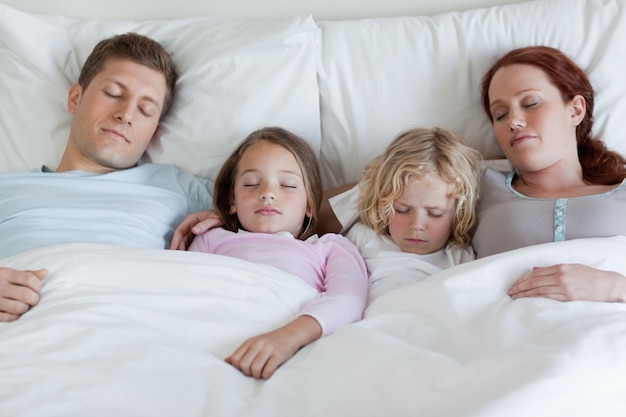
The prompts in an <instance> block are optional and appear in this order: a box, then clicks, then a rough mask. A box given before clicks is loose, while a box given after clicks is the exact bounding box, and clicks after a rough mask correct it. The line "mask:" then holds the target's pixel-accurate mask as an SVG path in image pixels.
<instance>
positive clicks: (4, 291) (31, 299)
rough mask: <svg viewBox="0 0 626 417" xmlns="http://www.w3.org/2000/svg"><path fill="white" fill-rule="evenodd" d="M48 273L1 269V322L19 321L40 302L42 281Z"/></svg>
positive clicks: (43, 270)
mask: <svg viewBox="0 0 626 417" xmlns="http://www.w3.org/2000/svg"><path fill="white" fill-rule="evenodd" d="M47 276H48V271H47V270H45V269H38V270H37V271H19V270H17V269H12V268H0V321H13V320H17V319H18V318H19V317H20V316H21V315H22V314H24V313H26V312H27V311H28V310H29V309H30V308H31V307H32V306H34V305H35V304H37V303H38V302H39V293H40V292H41V287H42V285H43V284H42V282H41V281H42V280H43V279H44V278H46V277H47Z"/></svg>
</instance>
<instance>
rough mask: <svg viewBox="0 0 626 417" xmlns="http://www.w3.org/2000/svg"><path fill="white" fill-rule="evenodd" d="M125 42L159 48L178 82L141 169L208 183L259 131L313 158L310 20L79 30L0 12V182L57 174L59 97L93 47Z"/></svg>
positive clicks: (315, 101) (89, 24)
mask: <svg viewBox="0 0 626 417" xmlns="http://www.w3.org/2000/svg"><path fill="white" fill-rule="evenodd" d="M125 32H138V33H142V34H145V35H148V36H150V37H152V38H154V39H156V40H157V41H159V42H161V43H162V44H163V45H164V46H165V47H166V49H167V50H168V51H170V52H171V54H172V56H173V58H174V61H175V63H176V65H177V70H178V73H179V77H180V78H179V82H178V84H177V91H176V95H175V98H174V101H173V104H172V108H171V110H170V112H169V114H168V115H167V116H166V117H165V119H164V123H163V128H162V129H161V131H160V132H159V134H158V135H157V136H158V137H157V138H156V139H155V140H154V141H153V143H152V145H151V147H150V149H149V151H148V153H147V156H148V159H149V160H152V161H154V162H159V163H171V164H174V165H177V166H179V167H182V168H185V169H187V170H189V171H191V172H193V173H196V174H199V175H202V176H205V177H210V178H214V176H215V175H216V174H217V170H218V169H219V167H220V166H221V164H222V162H223V160H224V159H225V158H226V156H227V155H228V154H229V153H230V152H231V151H232V149H233V148H234V147H235V146H236V144H237V143H239V141H241V140H242V139H243V138H244V137H245V136H247V135H248V134H249V133H250V132H251V131H252V130H255V129H257V128H260V127H263V126H268V125H277V126H282V127H285V128H287V129H290V130H292V131H294V132H295V133H297V134H299V135H301V136H303V137H304V138H305V139H307V140H309V141H310V143H311V144H312V145H313V147H314V149H316V151H319V141H320V118H319V90H318V88H317V79H316V76H317V74H316V71H317V63H318V60H319V40H320V39H319V38H320V34H319V28H318V27H317V25H316V24H315V22H314V21H313V19H312V18H311V17H310V16H304V17H293V18H281V19H237V18H217V17H197V18H185V19H174V20H161V21H157V20H154V21H145V22H140V21H111V20H87V19H83V20H81V19H69V18H65V17H62V16H53V15H36V14H29V13H24V12H20V11H18V10H15V9H12V8H10V7H8V6H5V5H1V4H0V74H2V76H1V77H0V92H1V93H0V95H1V97H0V145H1V146H2V153H1V155H0V172H18V171H28V170H32V169H36V168H39V167H40V166H41V165H42V164H46V165H48V166H50V167H51V168H55V167H56V166H57V164H58V162H59V160H60V158H61V155H62V152H63V149H64V147H65V144H66V142H67V137H68V132H69V126H70V122H71V115H70V114H69V113H68V112H67V107H66V103H67V92H68V90H69V87H70V86H71V84H72V83H73V82H75V81H76V80H77V79H78V75H79V71H80V68H81V66H82V64H83V62H84V61H85V59H86V58H87V55H88V54H89V53H90V52H91V50H92V48H93V46H94V45H95V44H96V43H97V42H98V41H100V40H101V39H103V38H106V37H109V36H112V35H114V34H117V33H125Z"/></svg>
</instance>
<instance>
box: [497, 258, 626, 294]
mask: <svg viewBox="0 0 626 417" xmlns="http://www.w3.org/2000/svg"><path fill="white" fill-rule="evenodd" d="M508 293H509V295H510V296H511V297H512V298H513V299H517V298H522V297H544V298H551V299H553V300H558V301H573V300H587V301H620V302H624V301H625V300H626V277H624V276H623V275H621V274H619V273H617V272H613V271H602V270H599V269H595V268H592V267H589V266H586V265H580V264H559V265H552V266H547V267H542V268H539V267H535V268H533V270H532V271H530V272H528V273H526V274H524V275H522V277H521V278H519V279H518V280H517V281H515V282H514V283H513V286H512V287H511V288H510V289H509V291H508Z"/></svg>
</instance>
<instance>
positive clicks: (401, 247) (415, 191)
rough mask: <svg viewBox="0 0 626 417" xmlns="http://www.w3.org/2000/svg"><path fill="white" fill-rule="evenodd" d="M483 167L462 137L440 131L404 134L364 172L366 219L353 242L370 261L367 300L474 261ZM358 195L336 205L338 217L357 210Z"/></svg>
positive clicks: (353, 232)
mask: <svg viewBox="0 0 626 417" xmlns="http://www.w3.org/2000/svg"><path fill="white" fill-rule="evenodd" d="M479 163H480V155H479V153H478V152H477V151H475V150H473V149H471V148H469V147H468V146H466V145H464V143H463V140H462V139H461V138H460V137H459V136H457V135H455V134H454V133H452V132H449V131H446V130H443V129H439V128H435V129H414V130H409V131H407V132H405V133H402V134H400V135H399V136H398V137H396V138H395V139H394V140H393V142H391V144H389V146H387V148H386V149H385V151H384V152H383V154H381V155H379V156H378V157H376V158H374V160H372V161H371V162H370V163H369V164H368V165H367V166H366V167H365V171H364V173H363V179H362V180H361V182H360V184H359V186H358V196H357V198H358V203H357V204H358V209H359V212H360V219H361V222H360V223H359V222H357V223H356V224H355V225H354V226H352V228H350V230H349V232H348V234H347V237H348V238H349V239H350V240H351V241H352V242H354V243H355V244H356V246H357V247H358V248H359V250H360V252H361V255H362V256H363V258H364V259H365V261H366V264H367V268H368V271H369V273H370V289H369V302H372V301H373V300H374V299H376V298H378V297H379V296H381V295H382V294H384V293H386V292H388V291H390V290H392V289H395V288H398V287H400V286H404V285H408V284H410V283H413V282H417V281H420V280H422V279H424V278H425V277H427V276H429V275H432V274H434V273H435V272H438V271H441V270H442V269H445V268H448V267H451V266H454V265H457V264H460V263H462V262H467V261H470V260H472V259H474V251H473V249H472V248H471V246H469V242H470V240H471V235H470V232H471V229H472V226H473V225H474V222H475V221H476V214H475V206H476V201H477V198H478V183H479V179H480V167H479ZM355 196H356V194H355V193H354V191H353V192H352V196H350V192H348V193H344V194H343V195H339V196H337V197H334V198H333V199H332V200H331V204H332V205H333V209H334V210H335V212H336V214H337V217H338V218H339V219H340V220H341V219H342V218H343V219H345V218H346V216H342V214H344V213H345V214H346V215H347V214H348V213H349V212H351V213H353V212H354V205H355V201H354V200H355ZM350 199H351V200H352V202H350ZM343 205H345V206H346V207H342V206H343ZM350 206H352V208H351V209H350V208H349V207H350ZM347 223H348V222H345V221H344V222H343V224H344V225H345V224H347Z"/></svg>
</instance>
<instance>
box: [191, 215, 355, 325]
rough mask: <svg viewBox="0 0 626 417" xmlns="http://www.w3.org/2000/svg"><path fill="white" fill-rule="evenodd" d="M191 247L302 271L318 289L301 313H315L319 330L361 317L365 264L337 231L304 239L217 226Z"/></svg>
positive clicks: (306, 279)
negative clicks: (229, 229)
mask: <svg viewBox="0 0 626 417" xmlns="http://www.w3.org/2000/svg"><path fill="white" fill-rule="evenodd" d="M189 250H190V251H197V252H207V253H214V254H219V255H226V256H232V257H236V258H240V259H245V260H247V261H252V262H259V263H263V264H268V265H272V266H275V267H276V268H278V269H281V270H283V271H285V272H288V273H291V274H293V275H296V276H298V277H300V278H301V279H303V280H304V281H305V282H306V283H307V284H309V285H310V286H311V287H313V288H315V289H316V290H317V291H318V294H317V296H316V297H315V298H314V299H313V300H311V301H310V302H309V303H308V304H307V305H306V306H304V308H303V309H302V311H301V312H300V314H299V315H309V316H311V317H313V318H314V319H316V320H317V321H318V323H319V324H320V326H321V327H322V334H323V335H328V334H331V333H333V332H334V331H335V330H337V329H338V328H339V327H341V326H343V325H345V324H348V323H352V322H354V321H357V320H360V319H361V318H362V317H363V311H364V309H365V304H366V301H367V269H366V267H365V263H364V261H363V258H362V257H361V255H360V253H359V251H358V249H357V248H356V246H354V245H353V244H352V243H351V242H350V241H349V240H348V239H346V238H345V237H343V236H341V235H338V234H332V233H331V234H325V235H323V236H322V237H317V236H312V237H310V238H309V239H307V240H306V241H302V240H299V239H296V238H294V237H293V236H292V235H291V234H289V233H278V234H268V233H250V232H245V231H239V233H234V232H230V231H228V230H225V229H222V228H216V229H212V230H209V231H208V232H206V233H204V234H202V235H199V236H197V237H196V238H195V239H194V241H193V242H192V243H191V245H190V246H189Z"/></svg>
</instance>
